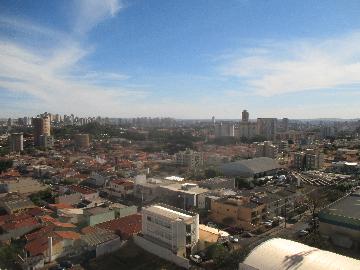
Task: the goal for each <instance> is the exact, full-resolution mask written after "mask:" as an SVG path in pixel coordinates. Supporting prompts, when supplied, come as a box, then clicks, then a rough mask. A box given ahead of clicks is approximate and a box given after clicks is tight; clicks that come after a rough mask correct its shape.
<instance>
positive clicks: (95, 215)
mask: <svg viewBox="0 0 360 270" xmlns="http://www.w3.org/2000/svg"><path fill="white" fill-rule="evenodd" d="M84 217H85V221H86V225H88V226H94V225H96V224H99V223H103V222H106V221H109V220H113V219H115V211H114V210H112V209H109V208H107V207H100V206H98V207H93V208H87V209H84Z"/></svg>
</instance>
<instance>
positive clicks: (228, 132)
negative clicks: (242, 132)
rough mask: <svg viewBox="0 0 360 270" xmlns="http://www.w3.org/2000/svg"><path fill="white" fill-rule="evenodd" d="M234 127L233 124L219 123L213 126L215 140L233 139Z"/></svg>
mask: <svg viewBox="0 0 360 270" xmlns="http://www.w3.org/2000/svg"><path fill="white" fill-rule="evenodd" d="M234 136H235V125H234V123H225V122H220V123H216V124H215V138H222V137H234Z"/></svg>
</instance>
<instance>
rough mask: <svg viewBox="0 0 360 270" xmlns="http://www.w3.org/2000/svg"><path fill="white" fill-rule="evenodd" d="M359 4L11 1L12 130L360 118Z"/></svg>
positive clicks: (7, 12)
mask: <svg viewBox="0 0 360 270" xmlns="http://www.w3.org/2000/svg"><path fill="white" fill-rule="evenodd" d="M359 14H360V1H358V0H353V1H352V0H347V1H343V0H338V1H335V0H326V1H325V0H316V1H313V0H301V1H297V0H286V1H284V0H281V1H280V0H279V1H278V0H226V1H224V0H172V1H169V0H54V1H48V0H37V1H33V0H0V118H3V117H21V116H25V115H27V116H32V115H37V114H39V113H42V112H45V111H47V112H51V113H60V114H71V113H73V114H75V115H78V116H98V115H100V116H108V117H140V116H149V117H175V118H182V119H186V118H201V119H205V118H211V117H212V116H215V117H216V118H219V119H224V118H230V119H237V118H240V115H241V111H242V110H244V109H247V110H248V111H249V112H250V118H256V117H278V118H282V117H288V118H290V119H291V118H292V119H295V118H296V119H305V118H306V119H308V118H332V117H337V118H358V117H360V106H359V104H360V103H359V98H360V90H359V89H360V88H359V87H360V46H359V44H360V16H359Z"/></svg>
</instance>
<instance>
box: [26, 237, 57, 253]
mask: <svg viewBox="0 0 360 270" xmlns="http://www.w3.org/2000/svg"><path fill="white" fill-rule="evenodd" d="M51 236H52V237H53V240H52V244H53V245H56V244H57V243H59V242H60V241H61V239H60V238H59V237H57V236H56V235H55V234H54V235H51ZM48 247H49V239H48V236H43V237H40V238H36V239H35V240H33V241H31V242H29V243H27V244H26V245H25V250H26V251H28V252H29V253H30V255H31V256H35V255H40V254H44V253H45V252H46V250H47V249H48Z"/></svg>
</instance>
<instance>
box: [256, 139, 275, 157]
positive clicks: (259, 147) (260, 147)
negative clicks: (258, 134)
mask: <svg viewBox="0 0 360 270" xmlns="http://www.w3.org/2000/svg"><path fill="white" fill-rule="evenodd" d="M277 154H278V149H277V147H276V146H275V145H273V144H272V142H271V141H265V142H262V143H258V144H256V153H255V156H256V157H268V158H276V156H277Z"/></svg>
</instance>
